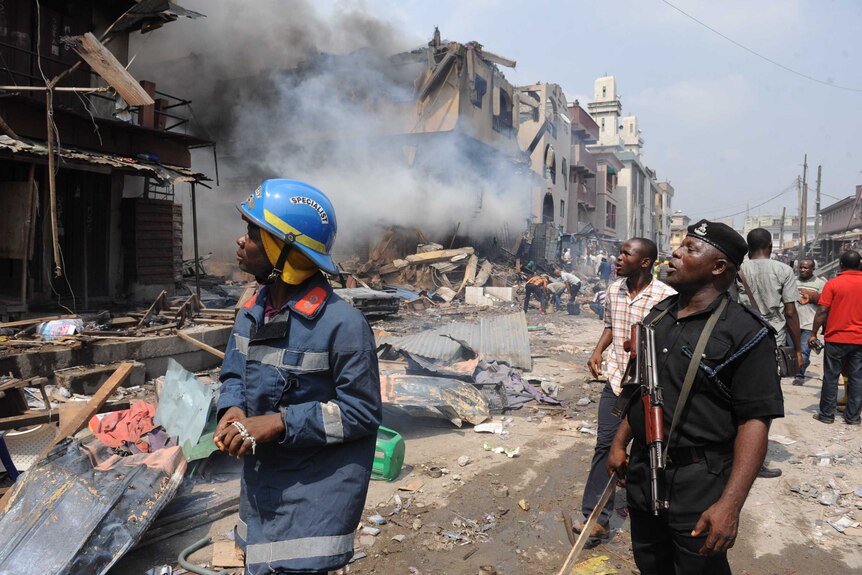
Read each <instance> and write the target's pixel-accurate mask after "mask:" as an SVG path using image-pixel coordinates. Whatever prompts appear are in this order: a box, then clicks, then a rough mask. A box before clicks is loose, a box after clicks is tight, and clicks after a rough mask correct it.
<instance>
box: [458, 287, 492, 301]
mask: <svg viewBox="0 0 862 575" xmlns="http://www.w3.org/2000/svg"><path fill="white" fill-rule="evenodd" d="M464 298H465V300H464V301H466V302H467V304H468V305H494V301H493V300H492V299H491V298H489V297H487V296H486V295H485V288H480V287H473V286H470V287H467V288H465V293H464Z"/></svg>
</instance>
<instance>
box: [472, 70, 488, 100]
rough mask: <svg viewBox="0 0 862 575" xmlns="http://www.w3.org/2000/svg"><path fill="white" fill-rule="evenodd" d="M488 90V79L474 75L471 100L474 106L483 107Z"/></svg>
mask: <svg viewBox="0 0 862 575" xmlns="http://www.w3.org/2000/svg"><path fill="white" fill-rule="evenodd" d="M487 91H488V81H487V80H486V79H485V78H483V77H482V76H479V75H478V74H477V75H476V76H473V93H472V94H470V101H471V102H472V103H473V105H474V106H476V107H477V108H479V109H481V108H482V101H483V100H484V99H485V93H486V92H487Z"/></svg>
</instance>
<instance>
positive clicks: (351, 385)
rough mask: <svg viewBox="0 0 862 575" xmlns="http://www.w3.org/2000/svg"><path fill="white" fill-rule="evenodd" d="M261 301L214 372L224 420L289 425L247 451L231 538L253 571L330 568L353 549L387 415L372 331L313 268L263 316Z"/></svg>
mask: <svg viewBox="0 0 862 575" xmlns="http://www.w3.org/2000/svg"><path fill="white" fill-rule="evenodd" d="M266 299H267V288H266V287H264V288H262V289H261V290H260V291H259V293H258V294H257V296H256V297H255V298H254V300H253V302H252V304H251V305H250V306H249V307H246V308H245V309H242V310H240V312H239V314H238V316H237V320H236V324H235V325H234V329H233V332H232V334H231V337H230V341H229V342H228V345H227V349H226V351H225V359H224V362H223V364H222V371H221V378H220V379H221V381H222V389H221V395H220V397H219V401H218V410H219V417H221V416H222V415H223V413H224V411H225V410H226V409H227V408H229V407H233V406H237V407H240V408H241V409H243V410H244V411H245V413H246V415H247V416H248V417H253V416H258V415H265V414H270V413H281V416H282V418H283V420H284V426H285V434H284V438H283V439H282V440H281V441H280V442H276V443H268V444H260V445H258V446H257V453H256V455H246V456H245V457H244V464H243V478H242V492H241V497H240V523H239V524H238V526H237V539H238V542H239V543H240V545H241V546H242V547H243V548H244V550H245V553H246V573H247V574H248V575H258V574H263V573H273V572H279V570H290V571H326V570H334V569H337V568H339V567H341V566H343V565H345V564H346V563H347V562H348V561H349V560H350V558H351V557H352V555H353V535H354V530H355V529H356V525H357V524H358V523H359V520H360V518H361V515H362V510H363V507H364V505H365V496H366V494H367V491H368V481H369V479H370V476H371V466H372V463H373V460H374V449H375V443H376V436H377V428H378V426H379V425H380V421H381V418H382V407H381V400H380V380H379V372H378V366H377V355H376V346H375V344H374V336H373V334H372V332H371V328H370V327H369V326H368V323H367V322H366V321H365V318H364V317H363V315H362V314H361V313H360V312H359V311H358V310H356V309H355V308H353V307H352V306H351V305H350V304H348V303H347V302H345V301H344V300H342V299H341V298H339V297H338V296H337V295H335V294H334V293H333V292H332V289H331V287H330V286H329V284H328V283H327V282H326V280H325V279H324V278H323V276H322V275H320V274H317V275H315V276H313V277H312V278H310V279H309V280H307V281H306V282H305V283H304V284H302V286H301V289H300V290H299V292H298V293H297V295H296V296H295V297H294V298H293V299H291V300H290V302H288V304H287V305H286V306H285V308H284V309H282V310H281V311H279V312H278V313H277V314H276V315H274V316H273V317H272V318H270V319H269V320H268V321H264V308H265V303H266Z"/></svg>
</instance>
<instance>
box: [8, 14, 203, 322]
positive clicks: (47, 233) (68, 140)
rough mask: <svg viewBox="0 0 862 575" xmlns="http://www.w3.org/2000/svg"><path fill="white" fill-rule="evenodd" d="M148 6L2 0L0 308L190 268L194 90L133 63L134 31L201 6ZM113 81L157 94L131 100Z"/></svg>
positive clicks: (114, 288)
mask: <svg viewBox="0 0 862 575" xmlns="http://www.w3.org/2000/svg"><path fill="white" fill-rule="evenodd" d="M148 4H153V3H152V2H149V3H147V2H144V3H141V4H137V5H136V4H135V3H134V2H116V3H110V4H109V3H105V2H98V1H83V0H82V1H78V2H46V1H43V2H41V3H40V10H39V11H37V7H36V5H35V4H34V3H32V2H28V1H26V0H2V6H0V19H2V21H0V55H2V57H3V59H4V62H5V66H6V73H5V74H4V79H3V81H2V83H3V84H6V85H4V86H3V87H2V91H3V96H4V97H3V98H0V118H2V119H3V120H4V123H3V126H2V135H0V205H2V209H0V220H2V223H0V228H2V229H4V230H7V233H4V234H2V236H0V274H2V281H0V286H2V287H0V316H8V315H10V314H16V313H21V312H23V311H26V310H27V309H29V308H33V307H38V306H40V305H45V304H48V303H49V302H51V301H55V302H56V301H57V300H58V298H59V299H62V300H64V301H66V302H67V303H69V304H70V305H71V304H72V298H75V301H76V302H77V305H82V304H83V305H84V306H85V307H88V306H89V305H91V304H92V303H93V302H96V301H104V302H107V301H111V300H114V299H117V298H120V297H123V296H125V295H127V294H129V293H133V292H135V291H136V290H137V289H142V290H143V291H144V292H148V291H154V292H155V293H158V291H161V290H162V289H165V288H167V289H170V290H172V289H173V286H174V283H175V282H176V281H178V280H179V279H180V272H181V264H182V250H181V245H182V243H181V242H182V226H183V221H182V220H183V218H182V216H183V214H182V208H181V206H179V205H177V204H176V203H175V202H174V200H173V197H174V186H175V185H176V184H179V183H192V184H193V183H195V182H198V181H200V180H201V179H204V177H203V176H202V175H201V174H196V173H194V172H193V171H192V169H191V159H190V152H189V149H190V148H193V147H195V146H202V145H207V144H208V142H206V141H204V140H201V139H199V138H195V137H191V136H188V135H186V134H184V133H183V126H184V124H185V123H186V118H185V117H184V116H183V110H184V109H185V107H186V106H187V104H188V102H187V101H185V100H182V99H181V98H180V97H176V96H171V95H168V94H163V93H161V92H159V91H158V90H157V88H156V85H155V84H153V83H152V82H141V83H140V84H138V83H137V82H128V79H129V78H131V77H130V76H129V77H128V78H124V77H123V72H125V70H124V67H125V66H126V64H127V63H128V36H129V34H130V33H133V32H135V31H138V30H142V29H145V30H146V29H149V28H153V27H158V26H161V25H162V24H164V23H166V22H169V21H171V20H176V18H177V17H178V15H191V14H193V13H185V11H183V10H182V9H180V8H179V7H176V6H175V5H170V6H162V7H161V8H159V9H154V8H153V6H148ZM136 10H141V12H140V13H136V12H135V11H136ZM106 31H107V32H109V33H108V34H107V35H105V32H106ZM88 33H93V34H95V36H94V35H93V34H88ZM96 36H101V37H103V40H106V44H107V47H108V48H109V49H110V52H109V53H108V52H107V50H106V49H105V47H104V46H102V45H101V43H99V42H98V40H95V37H96ZM102 51H104V52H102ZM91 57H92V58H96V59H97V60H98V61H105V62H108V64H106V66H107V68H108V70H107V71H103V74H104V75H105V76H107V81H106V79H105V78H103V77H101V76H100V75H99V74H97V73H96V71H94V69H92V68H91V67H90V66H89V65H88V64H87V62H85V61H83V60H82V58H84V60H87V61H89V59H90V58H91ZM109 61H115V62H117V63H118V64H111V63H110V62H109ZM112 65H113V66H114V67H113V68H111V66H112ZM119 68H123V70H122V71H120V70H119ZM126 74H127V73H126ZM58 78H59V80H57V79H58ZM49 83H51V85H52V86H54V88H53V89H52V90H51V93H50V98H51V103H50V104H47V105H46V97H47V96H46V93H47V90H46V86H47V85H48V84H49ZM108 83H110V84H111V87H110V88H109V87H107V86H108ZM115 85H120V86H121V90H122V89H125V90H126V91H127V92H130V93H133V94H135V93H138V94H141V93H142V94H141V96H142V98H144V97H145V96H146V97H148V98H144V100H145V101H151V102H152V103H151V104H149V105H130V104H127V103H126V102H125V101H124V100H123V99H122V98H120V97H119V96H116V95H115V93H114V86H115ZM185 112H186V114H187V113H188V110H187V109H186V110H185ZM49 125H50V126H51V128H50V129H51V131H52V132H53V134H52V137H51V138H49V137H48V126H49ZM49 140H51V141H50V142H49ZM49 146H51V147H53V150H54V154H53V158H49ZM49 164H53V165H54V174H53V177H51V174H50V173H49V169H48V166H49ZM52 187H53V189H52Z"/></svg>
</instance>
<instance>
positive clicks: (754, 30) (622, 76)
mask: <svg viewBox="0 0 862 575" xmlns="http://www.w3.org/2000/svg"><path fill="white" fill-rule="evenodd" d="M671 2H673V3H674V4H675V5H677V6H679V7H680V8H682V9H683V10H685V11H686V12H688V13H690V14H692V15H694V16H696V17H697V18H699V19H701V20H703V21H704V22H706V23H707V24H709V25H710V26H712V27H713V28H716V29H718V30H719V31H721V32H723V33H724V34H726V35H728V36H730V37H732V38H734V39H735V40H737V41H738V42H740V43H742V44H745V45H746V46H748V47H749V48H751V49H753V50H755V51H757V52H760V53H761V54H763V55H765V56H767V57H770V58H772V59H774V60H777V61H778V62H780V63H782V64H784V65H786V66H788V67H791V68H794V69H797V70H799V71H800V72H803V73H805V74H808V75H810V76H814V77H816V78H819V79H822V80H825V81H831V82H834V83H835V84H838V85H843V86H849V87H854V88H857V89H859V90H862V66H860V62H862V35H860V34H859V33H858V27H859V25H860V23H862V2H859V1H857V0H831V1H830V0H722V1H721V2H715V1H713V0H671ZM368 6H369V7H370V9H371V10H372V11H373V12H374V13H375V15H376V16H378V17H379V18H381V19H384V20H389V21H394V22H396V23H400V25H401V26H403V27H404V28H405V29H406V31H407V32H408V33H410V34H412V35H415V36H416V38H417V40H419V41H427V39H428V38H430V35H431V33H432V31H433V28H434V26H435V25H437V26H439V27H440V30H441V33H442V35H443V37H444V38H447V39H450V40H457V41H465V42H466V41H469V40H476V41H478V42H480V43H482V44H483V45H484V46H486V47H487V49H488V50H491V51H493V52H495V53H498V54H500V55H502V56H506V57H508V58H513V59H516V60H517V61H518V67H517V69H516V70H505V73H506V76H507V78H509V80H510V81H512V82H513V83H518V84H525V83H531V82H536V81H546V82H556V83H558V84H560V85H561V86H562V87H563V89H564V90H565V92H566V96H567V97H568V98H569V99H570V100H573V99H575V98H578V99H580V101H581V103H582V104H583V103H585V102H586V101H589V100H590V99H591V96H590V95H591V94H592V90H593V81H594V80H595V78H597V77H599V76H602V75H605V74H612V75H614V76H616V78H617V85H618V89H619V91H620V93H621V94H622V104H623V113H624V114H637V116H638V121H639V124H640V127H641V129H642V130H643V137H644V140H645V148H644V158H645V161H646V163H647V164H648V165H649V166H650V167H652V168H654V169H656V170H657V171H658V176H659V178H660V179H665V178H669V179H670V180H671V182H672V184H673V185H674V187H675V188H676V194H677V195H676V197H675V198H674V208H675V209H682V210H683V211H685V212H686V213H688V214H689V215H690V216H692V217H693V218H699V217H710V218H717V217H722V216H727V215H730V214H733V213H736V212H744V210H745V208H746V202H748V203H750V204H751V205H755V204H757V203H760V202H762V201H763V200H765V199H767V198H769V197H770V196H773V195H775V194H777V193H779V192H781V191H782V190H783V189H785V188H787V187H788V186H789V185H790V184H791V183H793V181H794V180H795V178H796V176H797V174H801V172H802V166H801V164H802V158H803V154H805V153H808V161H809V165H810V168H809V169H810V177H809V181H810V189H811V190H812V193H811V194H810V197H811V199H810V204H809V211H813V209H814V207H813V204H814V201H813V189H814V181H815V177H816V170H817V164H818V163H820V164H822V165H823V191H824V193H826V194H831V195H832V196H835V197H837V198H844V197H846V196H848V195H850V194H852V193H853V191H854V188H855V185H856V184H859V183H862V174H860V170H862V157H860V151H859V143H858V142H859V138H860V133H862V116H860V109H862V91H860V92H849V91H844V90H839V89H836V88H832V87H828V86H824V85H820V84H817V83H814V82H811V81H809V80H805V79H803V78H800V77H798V76H795V75H793V74H791V73H789V72H787V71H785V70H782V69H780V68H778V67H776V66H773V65H772V64H769V63H767V62H764V61H763V60H761V59H759V58H757V57H755V56H753V55H752V54H749V53H748V52H745V51H744V50H742V49H740V48H738V47H736V46H734V45H732V44H730V43H729V42H727V41H726V40H724V39H722V38H720V37H718V36H716V35H715V34H713V33H712V32H710V31H708V30H706V29H705V28H703V27H701V26H700V25H698V24H696V23H694V22H692V21H691V20H689V19H687V18H686V17H684V16H683V15H681V14H679V13H678V12H676V11H675V10H673V9H672V8H671V7H670V6H667V5H666V4H664V3H662V2H661V1H660V0H589V1H584V0H581V1H577V2H564V1H551V0H534V1H532V2H516V1H507V0H470V1H468V2H464V1H460V2H456V1H453V0H435V1H434V2H428V1H420V0H404V1H401V2H397V3H396V2H386V1H383V0H371V1H370V2H369V3H368ZM335 9H336V10H337V9H338V8H337V5H336V8H335ZM834 201H836V200H835V199H833V198H829V197H824V199H823V205H828V204H830V203H832V202H834ZM784 205H786V206H787V211H788V214H796V210H797V206H798V204H797V196H796V193H795V191H790V192H788V193H786V194H784V195H783V196H781V197H780V198H778V199H776V200H774V201H772V202H770V203H768V204H766V205H765V206H763V207H760V208H756V209H752V210H751V213H752V214H753V215H754V214H768V213H778V214H780V213H781V208H782V206H784ZM737 222H740V223H741V216H737Z"/></svg>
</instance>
